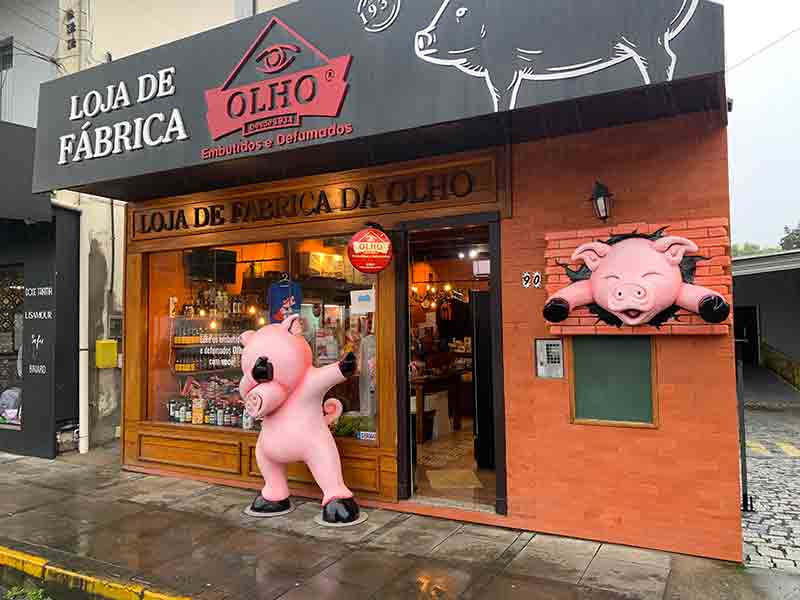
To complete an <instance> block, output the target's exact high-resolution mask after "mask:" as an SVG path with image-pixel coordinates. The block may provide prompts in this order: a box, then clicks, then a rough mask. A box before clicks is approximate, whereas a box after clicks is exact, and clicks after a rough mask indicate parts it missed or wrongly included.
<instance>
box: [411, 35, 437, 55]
mask: <svg viewBox="0 0 800 600" xmlns="http://www.w3.org/2000/svg"><path fill="white" fill-rule="evenodd" d="M416 37H417V39H416V41H415V43H414V46H415V48H416V51H417V54H418V55H419V56H426V55H428V54H432V53H435V52H436V48H435V44H436V33H435V32H433V31H432V30H428V29H423V30H422V31H418V32H417V36H416Z"/></svg>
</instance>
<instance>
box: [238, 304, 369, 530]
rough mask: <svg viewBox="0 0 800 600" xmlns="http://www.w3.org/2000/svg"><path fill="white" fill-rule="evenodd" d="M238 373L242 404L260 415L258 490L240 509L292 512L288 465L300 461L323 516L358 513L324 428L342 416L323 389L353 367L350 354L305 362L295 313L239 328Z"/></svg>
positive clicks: (349, 519)
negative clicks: (323, 362)
mask: <svg viewBox="0 0 800 600" xmlns="http://www.w3.org/2000/svg"><path fill="white" fill-rule="evenodd" d="M241 342H242V346H243V350H242V371H243V373H244V374H243V377H242V380H241V382H240V384H239V393H240V394H241V396H242V398H244V402H245V410H247V412H248V413H249V414H250V415H251V416H252V417H253V418H254V419H259V420H262V425H261V434H260V435H259V436H258V443H257V446H256V460H257V461H258V468H259V469H260V470H261V475H262V476H263V477H264V482H265V485H264V488H263V489H262V491H261V494H259V496H257V497H256V499H255V500H254V501H253V503H252V505H251V506H250V507H249V508H248V509H247V510H246V511H245V512H247V514H249V515H251V516H256V517H267V516H277V515H281V514H285V513H287V512H289V511H290V510H291V503H290V502H289V486H288V483H287V480H286V465H287V464H289V463H292V462H298V461H302V462H304V463H306V465H308V468H309V469H310V470H311V473H312V475H313V476H314V479H315V480H316V482H317V484H318V485H319V486H320V488H322V492H323V494H324V498H323V500H322V507H323V508H322V521H323V522H324V523H327V524H340V525H342V524H348V523H354V522H356V521H358V520H363V518H364V517H365V516H366V515H361V518H359V509H358V504H356V502H355V500H354V499H353V492H351V491H350V490H349V489H347V486H346V485H345V484H344V479H343V478H342V464H341V461H340V460H339V450H338V448H337V447H336V442H335V441H334V439H333V435H332V434H331V431H330V429H329V425H330V424H331V423H333V422H334V421H335V420H336V419H338V418H339V416H340V415H341V414H342V404H341V403H340V402H339V401H338V400H336V399H333V398H329V399H328V400H326V401H325V403H324V405H323V402H322V398H323V396H324V394H325V393H326V392H327V391H328V390H329V389H330V388H332V387H333V386H334V385H336V384H338V383H342V382H343V381H345V380H346V379H347V378H348V377H350V376H351V375H353V374H354V373H355V370H356V358H355V356H354V355H353V354H352V353H350V354H348V355H347V356H346V357H345V359H344V360H342V361H341V362H338V363H334V364H331V365H328V366H326V367H322V368H316V367H314V366H313V365H312V364H311V348H310V347H309V345H308V342H307V341H306V340H305V338H304V337H303V336H302V331H301V325H300V321H299V315H292V316H290V317H288V318H286V319H285V320H284V321H283V322H282V323H276V324H272V325H267V326H266V327H262V328H261V329H259V330H258V331H247V332H245V333H243V334H242V336H241Z"/></svg>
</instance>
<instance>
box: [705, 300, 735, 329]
mask: <svg viewBox="0 0 800 600" xmlns="http://www.w3.org/2000/svg"><path fill="white" fill-rule="evenodd" d="M698 312H699V313H700V316H701V317H703V320H704V321H706V322H707V323H722V322H723V321H724V320H725V319H727V318H728V315H729V314H731V305H730V304H728V303H727V302H725V300H724V299H723V298H722V297H721V296H706V297H705V298H703V299H702V300H700V306H699V310H698Z"/></svg>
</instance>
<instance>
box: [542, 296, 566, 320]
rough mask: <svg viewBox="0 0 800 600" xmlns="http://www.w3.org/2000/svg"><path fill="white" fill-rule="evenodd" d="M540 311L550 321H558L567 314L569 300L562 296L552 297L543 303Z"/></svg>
mask: <svg viewBox="0 0 800 600" xmlns="http://www.w3.org/2000/svg"><path fill="white" fill-rule="evenodd" d="M542 313H543V314H544V318H545V319H547V320H548V321H550V322H551V323H560V322H561V321H563V320H564V319H566V318H567V317H568V316H569V302H567V301H566V300H564V299H563V298H553V299H552V300H550V302H548V303H547V304H545V305H544V310H543V311H542Z"/></svg>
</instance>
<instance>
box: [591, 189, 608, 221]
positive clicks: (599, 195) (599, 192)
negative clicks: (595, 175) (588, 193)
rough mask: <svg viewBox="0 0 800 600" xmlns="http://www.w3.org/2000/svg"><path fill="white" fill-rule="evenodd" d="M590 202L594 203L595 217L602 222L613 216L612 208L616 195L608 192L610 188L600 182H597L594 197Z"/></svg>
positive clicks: (593, 191)
mask: <svg viewBox="0 0 800 600" xmlns="http://www.w3.org/2000/svg"><path fill="white" fill-rule="evenodd" d="M589 200H591V201H592V208H593V209H594V216H595V217H597V218H598V219H601V220H602V221H606V220H608V218H609V217H610V216H611V207H612V206H613V204H614V194H612V193H611V192H610V191H609V190H608V187H607V186H605V185H603V184H602V183H600V182H599V181H597V182H595V184H594V190H592V197H591V198H589Z"/></svg>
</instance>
